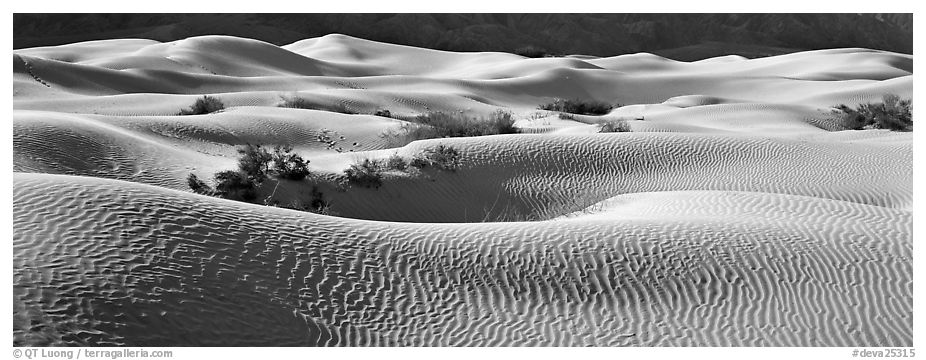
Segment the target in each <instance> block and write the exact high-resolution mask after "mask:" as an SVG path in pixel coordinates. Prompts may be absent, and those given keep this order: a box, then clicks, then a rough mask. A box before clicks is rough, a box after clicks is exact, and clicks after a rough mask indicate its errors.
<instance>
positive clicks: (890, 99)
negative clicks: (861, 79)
mask: <svg viewBox="0 0 926 360" xmlns="http://www.w3.org/2000/svg"><path fill="white" fill-rule="evenodd" d="M881 101H882V102H881V103H880V104H873V103H868V104H859V105H858V107H857V108H856V109H852V108H851V107H849V106H846V105H844V104H840V105H837V106H835V107H834V108H835V111H836V112H837V113H841V122H842V125H843V126H845V127H846V128H847V129H851V130H861V129H888V130H893V131H913V106H912V104H913V100H912V99H905V100H901V99H900V96H897V95H895V94H886V95H884V96H883V97H882V98H881Z"/></svg>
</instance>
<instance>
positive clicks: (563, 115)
mask: <svg viewBox="0 0 926 360" xmlns="http://www.w3.org/2000/svg"><path fill="white" fill-rule="evenodd" d="M557 117H559V118H560V119H562V120H575V119H576V116H575V115H573V114H570V113H564V112H561V113H559V115H557Z"/></svg>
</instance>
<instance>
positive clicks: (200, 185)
mask: <svg viewBox="0 0 926 360" xmlns="http://www.w3.org/2000/svg"><path fill="white" fill-rule="evenodd" d="M186 183H187V185H189V186H190V189H192V190H193V192H194V193H197V194H200V195H212V194H213V190H212V188H211V187H209V185H207V184H206V183H205V182H204V181H202V180H200V179H199V177H197V176H196V174H194V173H190V175H188V176H187V177H186Z"/></svg>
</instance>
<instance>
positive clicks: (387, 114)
mask: <svg viewBox="0 0 926 360" xmlns="http://www.w3.org/2000/svg"><path fill="white" fill-rule="evenodd" d="M373 115H375V116H382V117H387V118H392V113H391V112H389V110H385V109H380V110H376V112H374V113H373Z"/></svg>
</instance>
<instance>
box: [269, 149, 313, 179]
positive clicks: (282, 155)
mask: <svg viewBox="0 0 926 360" xmlns="http://www.w3.org/2000/svg"><path fill="white" fill-rule="evenodd" d="M292 151H293V147H292V146H290V145H277V146H276V147H274V148H273V154H271V161H272V162H273V168H272V170H273V173H275V174H276V175H277V176H279V177H281V178H284V179H288V180H302V179H305V177H306V176H308V175H309V167H308V163H309V161H307V160H305V159H303V158H302V157H301V156H299V155H297V154H293V153H292Z"/></svg>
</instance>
